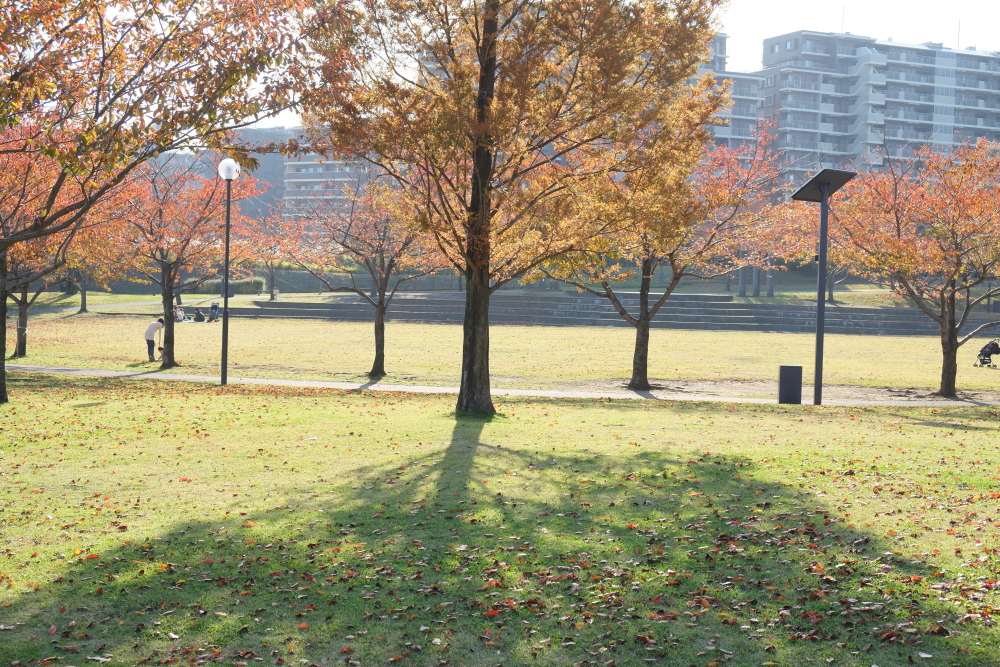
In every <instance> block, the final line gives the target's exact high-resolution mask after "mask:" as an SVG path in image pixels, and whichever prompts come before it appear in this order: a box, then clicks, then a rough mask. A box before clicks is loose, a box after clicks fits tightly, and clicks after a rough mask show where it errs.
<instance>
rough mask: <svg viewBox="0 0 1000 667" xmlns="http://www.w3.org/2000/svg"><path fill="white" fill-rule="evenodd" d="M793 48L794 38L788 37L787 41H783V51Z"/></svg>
mask: <svg viewBox="0 0 1000 667" xmlns="http://www.w3.org/2000/svg"><path fill="white" fill-rule="evenodd" d="M794 48H795V40H794V39H790V40H788V41H787V42H785V51H791V50H792V49H794Z"/></svg>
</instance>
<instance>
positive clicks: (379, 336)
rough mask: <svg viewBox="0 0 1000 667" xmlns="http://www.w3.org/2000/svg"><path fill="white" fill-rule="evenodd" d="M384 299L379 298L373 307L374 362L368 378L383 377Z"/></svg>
mask: <svg viewBox="0 0 1000 667" xmlns="http://www.w3.org/2000/svg"><path fill="white" fill-rule="evenodd" d="M385 311H386V305H385V299H384V298H380V299H379V300H378V304H377V305H376V306H375V361H374V362H373V363H372V369H371V370H370V371H368V377H370V378H380V377H382V376H384V375H385Z"/></svg>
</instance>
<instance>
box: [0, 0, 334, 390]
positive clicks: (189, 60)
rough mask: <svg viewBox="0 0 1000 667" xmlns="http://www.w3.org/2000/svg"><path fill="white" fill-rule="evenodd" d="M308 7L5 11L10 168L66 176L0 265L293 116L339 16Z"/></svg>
mask: <svg viewBox="0 0 1000 667" xmlns="http://www.w3.org/2000/svg"><path fill="white" fill-rule="evenodd" d="M299 7H300V3H299V2H298V0H211V1H210V0H170V1H167V0H135V1H133V2H128V3H123V2H110V1H106V0H80V1H78V2H66V1H52V0H24V1H21V2H5V3H0V45H2V47H0V156H3V158H4V159H5V160H7V161H8V162H9V161H10V160H14V159H15V158H18V157H21V158H25V159H22V160H20V161H19V162H18V163H17V165H16V166H17V168H19V169H22V170H23V171H22V172H18V173H20V174H21V175H22V176H25V177H27V175H28V174H29V172H32V170H33V169H34V167H33V165H34V164H36V163H38V162H40V161H44V160H43V158H44V159H45V160H49V161H51V163H53V164H54V165H55V166H56V169H54V170H51V171H50V172H47V176H46V180H45V181H44V182H42V181H39V184H40V187H41V188H42V190H41V192H42V194H43V196H42V197H41V198H33V199H31V200H30V201H28V200H25V201H23V202H21V203H19V204H18V206H20V207H21V208H20V209H19V210H18V211H13V212H11V211H5V212H4V213H3V215H4V216H5V218H6V219H8V220H13V219H17V220H19V221H20V223H19V224H18V225H17V226H14V225H7V226H5V228H4V229H2V230H0V254H2V253H4V252H6V250H7V249H8V248H10V247H12V246H13V245H14V244H17V243H21V242H25V241H29V240H31V239H36V238H39V237H42V236H45V235H48V234H54V233H61V232H68V231H71V230H73V229H74V228H75V227H77V226H78V225H80V224H82V222H83V220H84V219H85V217H86V215H87V213H88V212H89V211H90V209H91V208H92V207H93V206H94V205H95V204H96V203H98V202H99V201H100V200H101V199H102V198H104V197H106V196H108V194H109V193H110V192H111V191H112V190H114V188H116V187H117V186H118V185H119V184H120V183H122V181H123V180H124V179H125V178H127V177H128V175H129V174H130V173H131V172H132V171H133V170H135V169H136V168H137V167H138V166H139V165H141V164H142V163H144V162H145V161H146V160H148V159H150V158H151V157H154V156H156V155H159V154H161V153H164V152H166V151H169V150H172V149H175V148H178V147H183V146H189V145H192V144H194V145H200V146H212V147H219V146H222V145H223V144H225V143H227V141H228V140H227V135H226V131H227V130H229V129H232V128H235V127H241V126H244V125H247V124H249V123H252V122H254V121H255V120H257V119H259V118H262V117H265V116H269V115H271V114H274V113H276V112H278V111H280V110H281V109H284V108H287V107H288V106H289V105H290V104H291V103H292V102H293V101H294V93H293V88H292V86H291V85H290V83H291V80H292V78H291V75H290V71H289V69H288V68H287V67H285V65H286V64H287V62H286V61H287V57H288V54H289V53H290V52H291V50H292V49H293V48H294V47H295V45H296V44H297V43H298V42H299V41H300V40H301V39H302V37H303V35H305V34H306V33H307V32H308V30H309V28H310V26H311V25H313V22H312V21H313V20H315V23H316V24H323V23H325V22H328V21H329V20H331V16H332V15H333V13H334V12H335V11H336V8H335V7H332V6H331V8H330V9H329V11H325V12H317V13H314V14H311V15H310V17H311V18H310V20H309V21H305V20H303V18H302V17H301V16H298V15H297V11H298V8H299ZM242 155H243V156H246V155H247V153H246V152H245V151H244V152H243V153H242ZM3 168H4V169H7V168H8V164H7V163H5V164H4V165H3ZM33 178H35V177H34V176H33ZM13 180H14V181H15V182H16V180H17V179H16V178H15V179H13ZM11 201H14V199H13V198H9V197H8V198H7V202H11ZM0 310H2V309H0ZM4 312H5V311H4ZM4 312H0V315H3V314H4ZM0 319H2V317H0ZM4 327H5V322H2V321H0V329H3V328H4ZM2 363H3V362H2V360H0V375H2V373H3V368H2ZM6 401H7V392H6V389H5V385H4V384H3V383H2V381H0V403H4V402H6Z"/></svg>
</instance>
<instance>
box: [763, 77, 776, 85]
mask: <svg viewBox="0 0 1000 667" xmlns="http://www.w3.org/2000/svg"><path fill="white" fill-rule="evenodd" d="M773 85H774V77H773V76H769V77H767V78H766V79H764V86H765V87H770V86H773Z"/></svg>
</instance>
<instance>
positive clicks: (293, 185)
mask: <svg viewBox="0 0 1000 667" xmlns="http://www.w3.org/2000/svg"><path fill="white" fill-rule="evenodd" d="M366 180H367V170H366V169H365V168H364V167H363V166H361V165H356V164H351V163H348V162H342V161H340V160H331V159H328V158H324V157H322V156H320V155H302V156H298V157H290V158H288V159H286V160H285V174H284V183H285V190H284V202H285V207H286V209H288V210H289V211H291V210H292V209H295V210H299V211H300V212H301V213H303V214H306V213H307V212H308V211H309V210H314V209H315V208H316V207H317V206H324V207H329V206H336V205H339V204H343V203H346V202H347V200H348V197H347V192H348V191H354V190H356V189H357V188H358V185H359V184H363V183H364V182H365V181H366Z"/></svg>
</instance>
